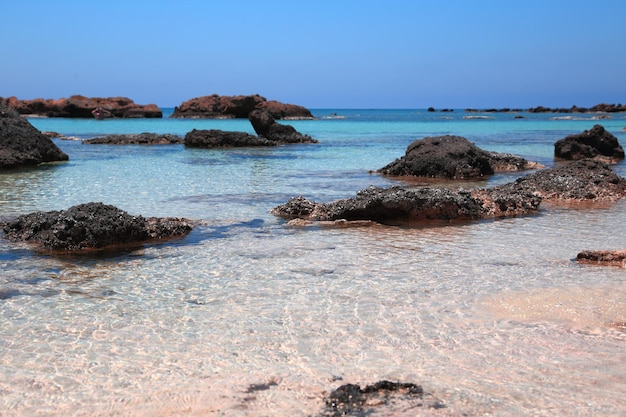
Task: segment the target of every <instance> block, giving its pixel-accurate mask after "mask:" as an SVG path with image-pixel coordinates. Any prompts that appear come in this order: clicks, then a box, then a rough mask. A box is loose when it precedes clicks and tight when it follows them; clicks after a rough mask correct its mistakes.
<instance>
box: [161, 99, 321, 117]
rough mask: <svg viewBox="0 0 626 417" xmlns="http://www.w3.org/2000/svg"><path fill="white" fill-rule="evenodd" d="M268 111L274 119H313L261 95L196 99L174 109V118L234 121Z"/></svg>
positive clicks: (298, 108) (297, 108)
mask: <svg viewBox="0 0 626 417" xmlns="http://www.w3.org/2000/svg"><path fill="white" fill-rule="evenodd" d="M255 109H262V110H267V111H268V112H269V113H270V114H271V115H272V117H274V119H287V118H289V119H313V118H314V117H313V114H311V112H310V111H309V110H308V109H306V108H304V107H302V106H297V105H294V104H283V103H280V102H278V101H267V99H266V98H265V97H261V96H260V95H258V94H256V95H248V96H220V95H217V94H213V95H211V96H203V97H196V98H192V99H190V100H187V101H185V102H183V103H182V104H181V105H180V106H178V107H176V108H174V112H173V113H172V115H171V116H170V117H172V118H204V119H234V118H247V117H248V115H249V114H250V112H251V111H252V110H255Z"/></svg>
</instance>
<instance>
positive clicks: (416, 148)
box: [378, 135, 539, 179]
mask: <svg viewBox="0 0 626 417" xmlns="http://www.w3.org/2000/svg"><path fill="white" fill-rule="evenodd" d="M538 167H539V165H538V164H536V163H533V162H529V161H527V160H525V159H524V158H520V157H517V156H514V155H510V154H501V153H497V152H489V151H484V150H482V149H480V148H479V147H477V146H476V145H475V144H473V143H472V142H470V141H468V140H467V139H465V138H464V137H461V136H451V135H446V136H435V137H426V138H423V139H418V140H416V141H414V142H413V143H411V144H410V145H409V146H408V147H407V150H406V154H405V155H404V156H403V157H401V158H398V159H396V160H395V161H393V162H391V163H390V164H388V165H386V166H385V167H383V168H381V169H380V170H378V172H380V173H381V174H383V175H389V176H395V177H401V176H413V177H426V178H450V179H474V178H484V177H487V176H490V175H493V174H494V173H495V172H504V171H520V170H526V169H534V168H538Z"/></svg>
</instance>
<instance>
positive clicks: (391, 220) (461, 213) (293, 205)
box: [271, 187, 541, 224]
mask: <svg viewBox="0 0 626 417" xmlns="http://www.w3.org/2000/svg"><path fill="white" fill-rule="evenodd" d="M540 202H541V198H540V197H538V196H533V195H532V194H530V193H519V192H517V191H516V190H511V191H499V190H495V191H492V190H477V191H473V192H470V191H452V190H448V189H440V188H421V189H416V190H407V189H404V188H401V187H391V188H378V187H370V188H367V189H365V190H361V191H359V192H358V193H357V195H356V197H353V198H348V199H344V200H337V201H334V202H330V203H316V202H312V201H309V200H307V199H306V198H304V197H294V198H291V199H290V200H289V201H288V202H287V203H285V204H283V205H280V206H277V207H275V208H274V209H272V211H271V213H272V214H274V215H276V216H279V217H282V218H285V219H288V220H291V219H304V220H313V221H337V220H347V221H362V220H371V221H375V222H378V223H383V224H396V223H405V222H409V223H413V222H420V221H428V220H445V221H450V220H465V221H467V220H480V219H488V218H495V217H508V216H519V215H526V214H531V213H534V212H536V211H537V209H538V207H539V204H540Z"/></svg>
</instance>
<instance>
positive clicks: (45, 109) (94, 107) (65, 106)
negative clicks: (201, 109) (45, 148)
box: [0, 95, 163, 119]
mask: <svg viewBox="0 0 626 417" xmlns="http://www.w3.org/2000/svg"><path fill="white" fill-rule="evenodd" d="M0 102H4V103H5V104H7V105H9V106H11V107H14V108H15V109H16V110H17V111H18V112H19V113H20V114H22V115H28V116H39V117H68V118H82V119H92V118H111V117H119V118H161V117H163V112H162V111H161V109H159V108H158V107H157V106H156V104H146V105H143V104H135V102H133V101H132V100H131V99H129V98H126V97H108V98H98V97H93V98H89V97H84V96H79V95H75V96H71V97H69V98H60V99H58V100H54V99H41V98H37V99H34V100H19V99H17V98H16V97H9V98H4V99H3V98H0ZM99 115H100V116H99Z"/></svg>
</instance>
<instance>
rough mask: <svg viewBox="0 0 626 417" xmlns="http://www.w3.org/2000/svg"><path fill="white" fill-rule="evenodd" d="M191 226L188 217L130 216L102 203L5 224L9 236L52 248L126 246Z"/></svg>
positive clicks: (76, 249)
mask: <svg viewBox="0 0 626 417" xmlns="http://www.w3.org/2000/svg"><path fill="white" fill-rule="evenodd" d="M191 229H192V226H191V224H190V222H189V221H188V220H186V219H181V218H169V217H167V218H157V217H148V218H144V217H142V216H131V215H130V214H128V213H126V212H125V211H122V210H120V209H118V208H116V207H114V206H111V205H105V204H102V203H86V204H80V205H77V206H73V207H70V208H69V209H67V210H61V211H49V212H34V213H30V214H25V215H21V216H18V217H17V218H15V219H13V220H10V221H8V222H6V223H5V224H3V230H4V232H5V233H6V235H7V237H8V239H9V240H11V241H16V242H17V241H23V242H26V243H28V244H31V245H33V246H34V247H36V248H37V249H40V250H44V251H53V252H87V251H95V250H104V249H117V248H125V247H129V246H135V245H139V244H143V243H147V242H155V241H163V240H168V239H172V238H176V237H181V236H184V235H186V234H187V233H189V232H190V231H191Z"/></svg>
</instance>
